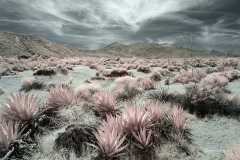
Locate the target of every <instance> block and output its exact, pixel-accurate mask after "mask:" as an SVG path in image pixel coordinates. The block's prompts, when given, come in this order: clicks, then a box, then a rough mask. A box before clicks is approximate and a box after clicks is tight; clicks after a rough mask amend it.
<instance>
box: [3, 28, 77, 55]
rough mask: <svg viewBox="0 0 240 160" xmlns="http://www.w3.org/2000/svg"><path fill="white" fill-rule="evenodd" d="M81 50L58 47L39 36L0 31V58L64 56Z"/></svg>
mask: <svg viewBox="0 0 240 160" xmlns="http://www.w3.org/2000/svg"><path fill="white" fill-rule="evenodd" d="M80 53H81V50H79V49H76V48H74V47H71V46H68V45H60V44H57V43H55V42H52V41H49V40H46V39H44V38H42V37H40V36H35V35H24V34H17V33H12V32H6V31H3V30H0V56H15V55H17V56H30V55H44V56H66V55H69V56H71V55H77V54H80Z"/></svg>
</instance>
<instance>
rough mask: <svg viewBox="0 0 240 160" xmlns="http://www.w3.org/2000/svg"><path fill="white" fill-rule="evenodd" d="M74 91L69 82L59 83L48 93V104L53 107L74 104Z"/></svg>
mask: <svg viewBox="0 0 240 160" xmlns="http://www.w3.org/2000/svg"><path fill="white" fill-rule="evenodd" d="M73 100H74V91H73V89H72V87H71V86H70V85H69V84H57V85H55V86H53V87H51V88H50V91H49V93H48V95H47V105H48V107H51V108H59V107H62V106H68V105H70V104H72V102H73Z"/></svg>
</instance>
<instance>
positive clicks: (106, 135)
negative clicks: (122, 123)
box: [93, 124, 126, 157]
mask: <svg viewBox="0 0 240 160" xmlns="http://www.w3.org/2000/svg"><path fill="white" fill-rule="evenodd" d="M112 127H113V126H110V125H109V124H108V125H106V124H105V125H102V126H101V127H99V128H98V129H97V131H96V132H93V134H94V136H95V137H96V139H97V144H98V148H99V149H100V151H101V153H102V154H104V155H105V156H106V157H116V156H118V154H119V153H120V152H121V151H122V150H124V149H125V148H126V146H122V144H123V142H124V140H125V139H126V136H125V135H123V133H122V132H119V130H117V129H112Z"/></svg>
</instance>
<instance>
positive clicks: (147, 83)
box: [138, 77, 155, 90]
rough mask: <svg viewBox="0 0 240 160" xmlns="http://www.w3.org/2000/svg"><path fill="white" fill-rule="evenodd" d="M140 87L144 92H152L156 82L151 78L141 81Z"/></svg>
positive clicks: (139, 82)
mask: <svg viewBox="0 0 240 160" xmlns="http://www.w3.org/2000/svg"><path fill="white" fill-rule="evenodd" d="M138 86H139V88H141V89H142V90H151V89H154V88H155V86H154V81H153V80H152V79H151V78H149V77H145V78H141V79H139V81H138Z"/></svg>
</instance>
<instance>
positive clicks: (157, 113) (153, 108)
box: [145, 101, 166, 121]
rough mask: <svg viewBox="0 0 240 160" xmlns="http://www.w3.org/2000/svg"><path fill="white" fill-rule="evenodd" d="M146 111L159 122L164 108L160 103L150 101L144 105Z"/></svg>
mask: <svg viewBox="0 0 240 160" xmlns="http://www.w3.org/2000/svg"><path fill="white" fill-rule="evenodd" d="M145 108H146V110H147V111H148V112H149V114H150V115H151V116H152V117H153V119H154V120H155V121H157V120H159V119H160V118H162V117H163V116H164V113H165V109H166V106H165V104H164V103H162V102H158V101H151V102H150V103H148V104H146V105H145Z"/></svg>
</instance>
